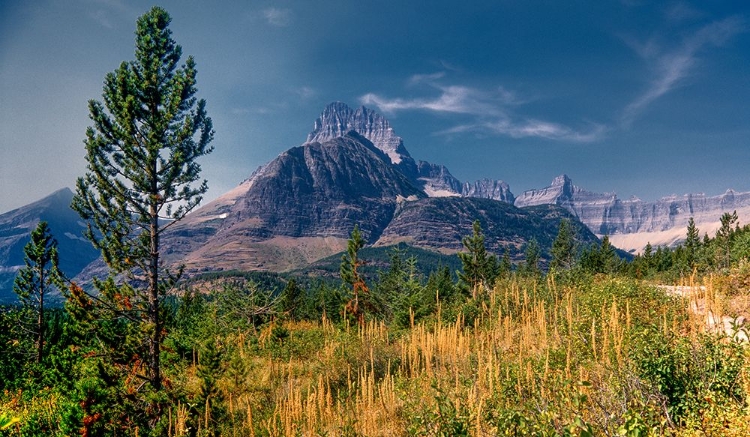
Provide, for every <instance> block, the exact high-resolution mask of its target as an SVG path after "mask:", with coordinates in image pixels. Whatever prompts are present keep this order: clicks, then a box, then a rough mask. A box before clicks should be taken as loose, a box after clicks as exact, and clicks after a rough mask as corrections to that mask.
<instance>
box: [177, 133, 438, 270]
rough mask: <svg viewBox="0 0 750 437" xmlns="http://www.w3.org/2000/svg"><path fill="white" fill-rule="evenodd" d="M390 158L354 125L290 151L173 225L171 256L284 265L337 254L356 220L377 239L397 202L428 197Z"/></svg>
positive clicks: (194, 262)
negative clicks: (354, 128) (351, 127)
mask: <svg viewBox="0 0 750 437" xmlns="http://www.w3.org/2000/svg"><path fill="white" fill-rule="evenodd" d="M391 162H392V161H391V160H390V158H389V157H388V156H387V155H386V154H385V153H384V152H383V151H382V150H380V149H379V148H377V147H375V146H374V144H373V143H372V142H370V141H369V140H368V139H366V138H364V137H363V136H361V135H359V134H358V133H356V132H354V131H350V132H348V133H346V134H345V135H344V136H342V137H335V138H332V139H330V140H324V142H323V143H320V142H318V141H317V140H316V141H312V142H306V143H305V144H303V145H302V146H299V147H294V148H292V149H289V150H288V151H286V152H284V153H282V154H281V155H279V156H278V157H277V158H276V159H274V160H273V161H271V162H270V163H268V164H267V165H265V166H263V167H262V168H261V169H259V170H258V171H256V172H255V173H254V174H253V175H252V176H251V177H250V178H249V179H248V180H246V181H245V182H243V183H242V184H241V185H240V186H239V187H238V188H237V189H235V190H232V191H230V192H229V193H227V194H225V195H224V196H222V197H220V198H218V199H216V200H215V201H213V202H211V203H209V204H207V205H206V206H204V207H202V208H200V209H199V210H198V211H196V212H195V213H193V214H190V215H189V216H188V217H186V218H185V219H184V220H182V221H181V222H179V223H178V224H176V225H175V226H174V227H173V229H172V231H171V232H169V233H168V234H167V235H165V239H164V243H165V247H169V251H168V254H167V259H168V260H172V261H175V262H177V261H179V260H180V259H183V258H184V260H185V262H186V265H187V266H188V267H192V268H198V267H200V268H204V266H205V267H206V268H212V267H213V266H215V267H220V268H224V267H226V266H225V264H227V263H230V264H234V263H239V265H237V266H233V267H232V268H239V269H251V270H253V269H271V270H287V269H291V268H296V267H299V266H300V265H304V264H306V263H309V262H312V261H315V260H317V259H320V258H322V257H324V256H329V255H332V254H333V253H337V252H340V251H341V250H343V249H344V248H345V247H346V240H347V239H348V238H349V234H350V232H351V230H352V229H353V228H354V226H355V225H358V226H359V227H360V229H361V230H362V233H363V235H364V236H365V238H366V239H367V240H368V241H369V242H371V243H372V242H375V241H376V240H377V239H378V237H379V236H380V233H381V232H382V230H383V229H384V228H385V227H386V226H387V225H388V223H389V222H390V220H391V217H392V216H393V212H394V211H395V209H396V205H397V204H398V202H399V201H403V200H405V199H418V198H420V197H425V194H424V193H423V192H422V191H420V190H419V189H418V188H416V187H415V186H414V185H413V184H412V183H411V182H410V181H409V180H408V178H407V177H406V176H404V175H403V174H402V173H401V172H400V171H398V170H397V168H396V167H395V166H394V165H392V163H391ZM207 261H210V262H207Z"/></svg>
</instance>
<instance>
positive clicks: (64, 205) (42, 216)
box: [0, 188, 99, 303]
mask: <svg viewBox="0 0 750 437" xmlns="http://www.w3.org/2000/svg"><path fill="white" fill-rule="evenodd" d="M72 199H73V192H72V191H70V189H68V188H64V189H61V190H58V191H55V192H54V193H52V194H50V195H49V196H47V197H45V198H43V199H41V200H38V201H36V202H33V203H30V204H28V205H26V206H23V207H21V208H18V209H14V210H13V211H9V212H7V213H5V214H2V215H0V303H2V302H9V301H14V300H15V298H16V297H15V293H13V281H14V280H15V276H16V273H17V272H18V269H20V268H22V267H24V261H23V260H24V253H23V248H24V246H26V244H27V243H28V242H29V240H30V239H31V231H33V230H34V229H35V228H36V226H37V224H39V222H40V221H41V220H44V221H46V222H47V223H48V224H49V228H50V231H51V233H52V235H53V236H54V237H55V239H56V240H57V242H58V252H59V255H60V269H61V270H62V271H63V273H65V275H66V276H68V277H71V278H72V277H73V276H75V275H77V274H78V273H80V272H81V270H83V268H84V267H86V266H87V265H88V264H89V263H91V262H92V261H94V260H95V259H96V258H97V257H98V256H99V252H98V251H96V250H95V249H94V247H93V246H92V245H91V243H90V242H89V241H88V240H85V239H84V238H83V230H84V224H83V223H82V222H81V220H80V218H79V217H78V214H77V213H76V212H75V211H73V210H72V209H70V202H71V200H72Z"/></svg>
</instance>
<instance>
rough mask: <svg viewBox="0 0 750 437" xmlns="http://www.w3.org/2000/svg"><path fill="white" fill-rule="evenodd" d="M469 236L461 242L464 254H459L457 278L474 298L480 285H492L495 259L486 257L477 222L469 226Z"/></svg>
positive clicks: (495, 266)
mask: <svg viewBox="0 0 750 437" xmlns="http://www.w3.org/2000/svg"><path fill="white" fill-rule="evenodd" d="M471 229H472V234H471V236H466V237H464V238H463V239H462V240H461V243H462V244H463V246H464V248H465V249H466V252H459V253H458V258H459V259H460V260H461V268H462V271H461V272H460V273H459V275H458V277H459V279H460V280H461V282H462V283H463V284H464V285H466V286H468V287H469V289H470V290H471V291H472V295H473V296H475V297H476V294H477V291H478V289H479V287H480V286H481V285H482V284H492V283H493V282H494V280H495V276H496V274H497V273H496V272H497V258H496V257H495V256H494V255H488V254H487V249H486V248H485V246H484V235H483V234H482V225H481V224H480V223H479V220H475V221H474V223H473V224H472V226H471Z"/></svg>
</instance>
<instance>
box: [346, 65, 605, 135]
mask: <svg viewBox="0 0 750 437" xmlns="http://www.w3.org/2000/svg"><path fill="white" fill-rule="evenodd" d="M444 76H445V75H444V73H433V74H424V75H414V76H412V77H411V78H410V79H409V80H408V82H407V84H408V85H415V84H421V83H427V84H428V85H430V87H432V88H433V89H435V90H437V91H439V95H437V96H436V97H431V98H422V97H415V98H408V99H407V98H386V97H383V96H380V95H378V94H374V93H368V94H365V95H363V96H362V97H360V102H361V103H362V104H363V105H369V106H376V107H377V108H378V109H379V110H380V111H382V112H385V113H395V112H398V111H407V110H422V111H430V112H440V113H451V114H462V115H469V116H472V117H473V118H474V119H475V120H474V121H473V122H470V123H467V124H461V125H458V126H454V127H452V128H449V129H446V130H442V131H439V132H436V134H438V135H447V134H457V133H467V132H476V133H483V134H492V135H503V136H510V137H512V138H528V137H537V138H545V139H550V140H560V141H573V142H591V141H596V140H599V139H601V138H602V137H603V136H604V134H605V132H606V129H605V128H604V126H601V125H593V126H592V127H591V128H590V129H589V130H587V131H578V130H576V129H573V128H571V127H568V126H565V125H562V124H560V123H554V122H550V121H544V120H539V119H536V118H523V117H519V116H517V115H515V110H514V108H516V107H518V106H520V105H522V104H524V103H527V102H529V101H530V100H532V99H523V98H520V97H519V96H518V95H517V93H515V92H513V91H511V90H508V89H506V88H504V87H497V88H494V89H491V90H479V89H476V88H471V87H467V86H463V85H441V84H438V83H437V80H439V79H442V78H443V77H444Z"/></svg>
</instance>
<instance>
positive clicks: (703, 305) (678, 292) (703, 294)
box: [657, 285, 748, 343]
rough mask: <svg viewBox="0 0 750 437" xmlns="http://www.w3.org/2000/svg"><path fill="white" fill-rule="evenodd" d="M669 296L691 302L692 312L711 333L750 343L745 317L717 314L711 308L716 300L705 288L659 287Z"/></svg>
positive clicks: (683, 286)
mask: <svg viewBox="0 0 750 437" xmlns="http://www.w3.org/2000/svg"><path fill="white" fill-rule="evenodd" d="M657 287H659V288H661V289H662V290H664V291H665V292H667V294H671V295H673V296H679V297H683V298H686V299H688V300H689V302H690V311H691V312H692V313H693V314H695V315H697V316H699V317H702V318H703V319H704V321H705V324H706V329H707V330H708V331H710V332H723V333H724V334H726V336H727V337H729V338H731V339H732V340H734V341H738V342H741V343H747V342H748V326H746V324H745V322H746V320H745V316H739V317H732V316H722V315H719V314H716V313H715V312H714V310H713V309H712V308H711V307H712V305H711V302H712V301H713V300H714V299H712V298H711V296H710V294H709V290H707V288H706V287H705V286H694V287H691V286H685V285H657Z"/></svg>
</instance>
